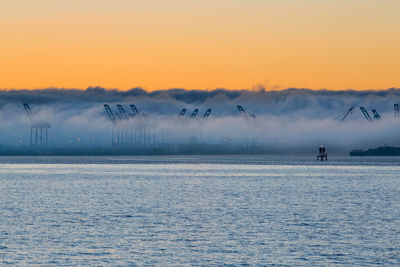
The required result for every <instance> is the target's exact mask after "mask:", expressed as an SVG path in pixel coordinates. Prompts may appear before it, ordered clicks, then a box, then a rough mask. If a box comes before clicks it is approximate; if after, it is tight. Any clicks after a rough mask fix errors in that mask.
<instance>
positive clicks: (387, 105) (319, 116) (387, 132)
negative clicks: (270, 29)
mask: <svg viewBox="0 0 400 267" xmlns="http://www.w3.org/2000/svg"><path fill="white" fill-rule="evenodd" d="M22 103H29V104H30V106H31V109H32V112H33V113H34V116H35V118H36V119H37V120H40V121H45V122H49V123H50V124H51V126H52V128H51V129H50V130H49V147H76V148H79V147H96V146H111V130H112V123H111V121H110V120H109V119H108V118H107V116H106V113H105V110H104V106H103V105H104V104H105V103H107V104H109V105H110V106H111V108H112V109H113V111H114V112H115V113H117V108H116V104H122V105H124V107H125V109H126V110H128V108H129V105H130V104H134V105H136V107H137V108H138V109H139V112H141V114H145V117H143V118H142V119H141V123H143V124H145V125H146V127H148V128H149V129H151V130H152V131H153V132H155V133H165V132H181V133H184V134H185V135H186V136H189V137H190V135H191V133H193V132H195V133H200V135H201V140H197V142H200V143H205V144H231V145H241V144H246V143H249V142H253V143H257V144H261V145H264V146H266V147H269V148H271V149H274V148H276V149H280V150H285V149H290V150H292V151H303V150H304V149H314V148H315V146H319V145H320V144H324V145H326V146H327V147H329V148H331V150H330V151H334V152H344V153H346V152H348V151H349V150H350V149H355V148H368V147H373V146H379V145H385V144H387V145H400V140H399V139H400V138H399V131H400V120H396V119H395V118H394V112H393V104H395V103H400V90H398V89H388V90H382V91H351V90H349V91H329V90H319V91H313V90H307V89H286V90H282V91H266V90H263V89H260V90H255V91H248V90H236V91H229V90H224V89H216V90H209V91H202V90H184V89H170V90H160V91H153V92H146V91H145V90H143V89H140V88H135V89H131V90H129V91H118V90H106V89H103V88H98V87H97V88H88V89H86V90H75V89H44V90H3V91H0V121H1V124H2V126H3V127H2V129H1V131H0V136H1V140H2V141H1V142H0V143H1V144H2V145H8V146H14V147H22V146H29V134H30V125H31V122H30V121H29V119H28V117H27V116H26V114H25V111H24V108H23V106H22ZM237 105H241V106H243V107H244V109H245V110H246V112H247V114H248V115H250V114H254V115H255V116H256V119H255V120H253V119H250V122H246V121H245V120H244V119H243V118H242V117H241V116H240V114H239V112H238V110H237V108H236V106H237ZM354 105H356V108H355V109H354V111H353V113H352V114H350V115H349V116H348V117H347V118H346V120H345V121H344V122H343V123H340V119H341V118H342V116H343V115H344V114H345V112H346V111H347V110H348V109H349V108H350V107H351V106H354ZM360 106H364V107H365V108H366V109H367V110H368V112H369V113H370V115H371V116H372V112H371V109H376V110H377V111H378V112H379V114H380V115H381V117H382V120H374V121H372V122H369V121H367V120H365V118H364V117H363V115H362V113H361V111H360V109H359V107H360ZM182 108H186V109H187V112H186V115H185V119H178V114H179V112H180V110H181V109H182ZM195 108H198V109H199V114H198V115H197V118H198V120H192V121H191V120H190V119H189V117H190V114H191V113H192V112H193V110H194V109H195ZM208 108H210V109H212V113H211V115H210V117H209V119H208V120H207V121H205V122H203V123H201V120H200V119H201V117H202V116H203V115H204V113H205V112H206V110H207V109H208ZM189 143H190V142H189Z"/></svg>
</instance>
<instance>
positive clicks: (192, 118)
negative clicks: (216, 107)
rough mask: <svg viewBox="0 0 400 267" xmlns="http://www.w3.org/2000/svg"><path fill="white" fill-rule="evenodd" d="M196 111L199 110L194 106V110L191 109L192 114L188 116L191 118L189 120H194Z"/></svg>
mask: <svg viewBox="0 0 400 267" xmlns="http://www.w3.org/2000/svg"><path fill="white" fill-rule="evenodd" d="M198 112H199V109H198V108H196V109H195V110H193V113H192V115H191V116H190V119H191V120H194V119H195V118H196V116H197V113H198Z"/></svg>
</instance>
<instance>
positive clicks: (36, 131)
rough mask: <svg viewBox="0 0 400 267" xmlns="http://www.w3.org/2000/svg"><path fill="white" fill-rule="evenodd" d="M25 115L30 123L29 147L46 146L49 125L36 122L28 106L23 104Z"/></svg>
mask: <svg viewBox="0 0 400 267" xmlns="http://www.w3.org/2000/svg"><path fill="white" fill-rule="evenodd" d="M23 105H24V109H25V112H26V115H27V116H28V118H29V120H30V122H31V135H30V139H31V140H30V141H31V147H37V146H47V144H48V129H50V128H51V125H50V123H48V122H42V121H40V120H39V121H38V120H36V118H35V116H34V115H33V113H32V111H31V108H30V107H29V104H27V103H24V104H23Z"/></svg>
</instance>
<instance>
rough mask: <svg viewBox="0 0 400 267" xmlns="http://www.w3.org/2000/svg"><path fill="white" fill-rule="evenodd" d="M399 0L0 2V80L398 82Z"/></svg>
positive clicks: (40, 83) (271, 84) (247, 84)
mask: <svg viewBox="0 0 400 267" xmlns="http://www.w3.org/2000/svg"><path fill="white" fill-rule="evenodd" d="M399 14H400V1H399V0H331V1H328V0H112V1H111V0H1V1H0V63H1V64H0V88H8V89H11V88H32V89H34V88H46V87H67V88H86V87H88V86H103V87H106V88H119V89H128V88H132V87H137V86H139V87H143V88H145V89H147V90H155V89H166V88H173V87H180V88H188V89H212V88H217V87H224V88H228V89H251V88H254V86H256V85H257V84H262V85H264V86H266V88H267V89H272V88H275V89H276V88H286V87H306V88H311V89H321V88H327V89H348V88H352V89H386V88H389V87H400V16H399Z"/></svg>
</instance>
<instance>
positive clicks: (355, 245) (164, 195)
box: [0, 156, 400, 266]
mask: <svg viewBox="0 0 400 267" xmlns="http://www.w3.org/2000/svg"><path fill="white" fill-rule="evenodd" d="M399 161H400V160H399V159H398V158H347V157H343V158H332V159H330V161H328V162H324V163H321V162H316V161H314V159H308V158H298V157H296V158H288V157H286V158H278V157H272V158H271V157H268V158H265V157H244V156H238V157H114V158H113V157H108V158H107V157H71V158H62V157H50V158H29V157H24V158H20V157H15V158H0V162H1V165H0V199H1V201H0V211H1V215H2V216H1V217H0V225H1V228H0V264H1V265H5V264H7V263H8V264H12V265H29V264H32V265H57V266H58V265H73V266H76V265H113V266H115V265H177V264H184V265H224V264H234V265H241V264H249V265H268V264H278V265H279V264H282V265H300V266H301V265H333V264H343V265H361V266H365V265H377V264H382V265H390V264H393V265H398V264H400V259H399V257H398V255H400V241H399V238H398V237H399V236H400V228H399V227H398V226H399V225H400V209H399V207H400V197H399V196H400V178H399V177H400V176H399V173H400V165H399Z"/></svg>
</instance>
